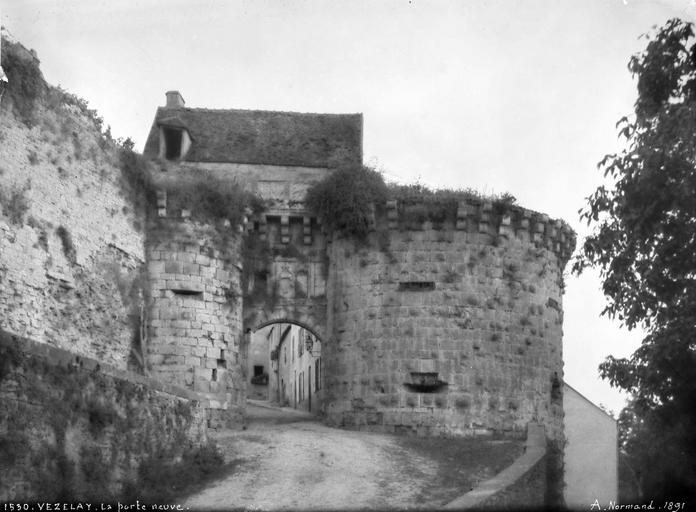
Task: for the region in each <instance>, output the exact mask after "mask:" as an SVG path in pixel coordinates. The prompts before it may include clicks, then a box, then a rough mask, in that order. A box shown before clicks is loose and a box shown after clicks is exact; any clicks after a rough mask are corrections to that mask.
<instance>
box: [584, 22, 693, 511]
mask: <svg viewBox="0 0 696 512" xmlns="http://www.w3.org/2000/svg"><path fill="white" fill-rule="evenodd" d="M693 36H694V31H693V26H692V24H690V23H685V22H683V21H681V20H678V19H672V20H670V21H668V22H667V23H666V24H665V25H664V26H663V27H661V28H660V29H658V30H656V32H655V33H654V34H653V35H651V36H649V37H648V44H647V47H646V49H645V50H644V51H643V52H642V53H640V54H638V55H635V56H633V57H632V58H631V59H630V62H629V66H628V67H629V70H630V72H631V73H632V75H633V76H634V78H635V79H636V81H637V89H638V98H637V100H636V102H635V112H634V115H632V116H630V118H629V117H624V118H622V119H621V120H620V121H619V122H618V123H617V128H618V130H619V136H620V137H623V138H624V139H625V141H626V145H625V149H624V150H623V151H622V152H620V153H618V154H612V155H607V156H605V157H604V159H603V160H602V161H601V162H600V163H599V168H600V169H603V171H604V176H605V177H609V178H610V179H611V180H613V181H614V185H613V187H606V186H600V187H598V188H597V190H596V191H595V192H594V193H593V194H592V195H591V196H590V197H589V198H588V202H587V206H586V207H585V208H584V209H583V210H581V211H580V216H581V219H583V220H586V221H587V222H588V224H590V225H593V226H594V231H593V234H592V235H591V236H589V237H588V238H587V239H586V240H585V241H584V245H583V246H582V249H581V253H580V255H579V257H578V258H577V259H576V261H575V263H574V271H575V272H577V273H579V272H581V271H582V270H583V269H584V268H586V267H597V268H599V270H600V274H601V278H602V281H603V291H604V294H605V295H606V297H607V299H608V304H607V306H606V308H605V309H604V311H603V314H606V315H608V316H610V317H612V318H618V319H619V320H620V321H621V322H622V323H623V324H625V325H626V326H627V327H628V328H629V329H632V328H634V327H636V326H641V327H643V328H644V329H645V330H646V332H647V336H646V337H645V339H644V340H643V341H642V343H641V346H640V347H639V348H638V350H636V352H635V353H634V354H633V355H632V356H631V357H630V358H623V359H616V358H614V357H608V358H607V359H606V361H605V362H604V363H602V364H601V365H600V373H601V375H602V377H603V378H605V379H608V380H609V382H610V383H611V384H612V385H613V386H617V387H619V388H622V389H624V390H627V391H629V392H630V393H631V394H632V396H633V400H632V402H631V404H630V405H629V407H628V408H627V409H625V410H624V411H623V412H622V414H621V421H620V425H621V426H622V428H623V436H624V437H623V438H622V447H623V448H624V449H625V450H626V451H627V452H629V455H630V456H631V460H632V461H633V462H634V464H635V465H636V466H637V468H635V469H636V473H638V479H639V481H640V483H641V487H642V491H643V494H644V497H645V499H648V500H649V499H651V498H658V497H659V498H665V499H668V500H671V501H674V500H677V499H680V498H681V497H685V496H687V495H688V496H693V494H694V493H695V491H694V488H696V463H695V461H696V408H694V405H696V343H695V337H694V336H695V335H696V257H695V256H696V44H694V40H693Z"/></svg>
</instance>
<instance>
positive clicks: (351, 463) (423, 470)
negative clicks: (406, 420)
mask: <svg viewBox="0 0 696 512" xmlns="http://www.w3.org/2000/svg"><path fill="white" fill-rule="evenodd" d="M249 409H250V413H251V418H252V422H251V423H250V425H249V428H248V429H247V430H246V431H237V432H232V431H225V432H221V433H218V434H217V442H218V444H219V445H220V447H221V448H222V449H223V451H224V452H225V457H226V459H235V458H237V459H239V460H240V464H239V466H238V467H237V470H236V471H235V473H234V474H233V475H231V476H230V477H228V478H225V479H224V480H221V481H219V482H217V483H216V484H214V485H212V486H210V487H209V488H207V489H205V490H204V491H202V492H201V493H199V494H197V495H195V496H191V497H190V498H189V499H188V500H187V501H186V503H185V504H184V506H187V507H190V508H191V509H192V510H200V509H206V510H207V509H215V508H219V509H226V510H227V509H236V508H243V509H255V510H277V509H293V510H296V509H300V510H307V509H321V510H331V509H341V510H345V509H378V510H383V509H403V508H424V509H432V508H437V507H441V506H442V505H444V504H445V503H447V502H448V501H450V500H451V499H453V498H455V497H456V496H459V495H461V494H462V493H463V492H466V491H468V490H469V489H470V488H471V486H473V485H474V484H475V483H477V482H478V481H481V480H484V479H486V478H489V477H490V476H492V475H494V474H496V473H497V472H498V471H500V470H502V469H503V468H504V467H506V466H507V465H509V464H510V463H511V462H512V461H513V460H514V459H515V457H516V456H517V455H519V454H520V453H521V451H522V446H521V443H513V442H487V441H482V440H474V439H418V438H404V437H397V436H392V435H386V434H375V433H366V432H354V431H345V430H338V429H333V428H329V427H326V426H324V425H321V424H320V423H318V422H316V420H314V419H313V418H312V417H311V416H308V415H305V414H302V413H297V412H295V411H283V412H277V411H271V410H268V409H265V410H264V409H261V408H258V407H254V406H252V407H249Z"/></svg>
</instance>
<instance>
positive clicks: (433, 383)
mask: <svg viewBox="0 0 696 512" xmlns="http://www.w3.org/2000/svg"><path fill="white" fill-rule="evenodd" d="M404 386H406V388H408V389H409V390H410V391H415V392H416V393H435V392H436V391H437V390H439V389H440V388H442V387H444V386H447V383H446V382H444V381H441V380H440V376H439V374H438V373H437V372H411V382H406V383H404Z"/></svg>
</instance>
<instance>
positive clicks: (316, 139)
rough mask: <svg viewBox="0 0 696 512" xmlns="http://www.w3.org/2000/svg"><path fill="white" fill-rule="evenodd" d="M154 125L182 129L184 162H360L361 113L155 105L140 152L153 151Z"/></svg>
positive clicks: (154, 153) (156, 146)
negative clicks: (186, 142) (187, 141)
mask: <svg viewBox="0 0 696 512" xmlns="http://www.w3.org/2000/svg"><path fill="white" fill-rule="evenodd" d="M160 125H164V126H176V127H184V128H186V130H188V132H189V135H190V136H191V139H192V142H191V149H190V150H189V151H188V153H187V154H186V156H185V157H184V159H183V160H184V161H189V162H234V163H249V164H269V165H293V166H303V167H336V166H341V165H347V164H360V163H361V162H362V114H304V113H297V112H273V111H263V110H234V109H232V110H211V109H202V108H183V107H174V108H172V107H159V108H158V109H157V113H156V115H155V121H154V123H153V124H152V128H151V129H150V134H149V136H148V138H147V142H146V143H145V149H144V151H143V153H144V154H145V155H146V156H149V157H153V158H154V157H156V156H157V155H158V153H159V129H158V127H159V126H160Z"/></svg>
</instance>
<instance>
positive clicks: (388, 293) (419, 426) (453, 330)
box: [324, 225, 564, 438]
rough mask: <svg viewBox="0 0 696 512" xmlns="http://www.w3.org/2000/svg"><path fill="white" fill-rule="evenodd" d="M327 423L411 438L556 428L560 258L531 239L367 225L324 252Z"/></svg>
mask: <svg viewBox="0 0 696 512" xmlns="http://www.w3.org/2000/svg"><path fill="white" fill-rule="evenodd" d="M328 253H329V261H330V271H329V279H328V287H329V288H328V299H329V310H328V317H329V324H328V332H329V333H330V341H329V343H327V344H326V349H325V357H326V359H325V372H324V375H325V387H326V393H327V399H326V407H325V414H326V421H327V422H328V423H329V424H331V425H335V426H342V427H347V428H357V429H364V430H382V431H388V432H395V433H408V434H416V435H423V436H428V435H457V436H464V435H478V434H491V433H494V432H497V433H504V434H506V435H512V436H515V435H518V434H519V433H523V432H524V430H525V428H526V425H527V423H528V422H530V421H537V422H540V423H542V424H543V425H544V426H545V427H546V431H547V435H549V436H550V437H551V438H557V437H559V436H560V435H561V433H562V419H563V412H562V396H561V395H562V391H561V388H560V383H561V382H562V380H561V379H562V368H563V363H562V354H561V350H562V341H561V340H562V307H561V304H562V265H563V263H564V262H562V261H560V260H559V258H558V256H557V255H556V253H555V252H554V251H553V248H549V247H546V246H545V245H544V244H541V243H534V242H533V241H530V240H529V239H520V238H516V237H511V238H507V237H495V236H492V235H491V234H489V233H487V232H486V233H481V232H469V231H466V230H464V229H452V226H450V227H449V228H447V227H445V228H444V229H443V228H441V229H433V228H432V226H431V225H424V226H423V227H422V228H421V229H417V230H415V229H401V230H398V229H390V230H389V231H387V232H378V231H375V232H373V233H372V234H371V235H370V239H369V243H368V244H366V245H364V246H362V247H360V246H356V244H355V243H354V241H352V240H346V239H337V240H334V242H333V243H332V244H331V245H330V247H329V249H328Z"/></svg>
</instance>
